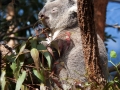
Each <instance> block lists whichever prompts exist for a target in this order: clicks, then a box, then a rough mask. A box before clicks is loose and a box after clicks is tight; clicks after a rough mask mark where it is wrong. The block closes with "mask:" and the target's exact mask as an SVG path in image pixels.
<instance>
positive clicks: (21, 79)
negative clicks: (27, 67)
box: [15, 71, 26, 90]
mask: <svg viewBox="0 0 120 90" xmlns="http://www.w3.org/2000/svg"><path fill="white" fill-rule="evenodd" d="M25 77H26V71H23V72H22V75H21V76H19V78H18V80H17V83H16V88H15V90H20V88H21V86H22V83H23V82H24V80H25Z"/></svg>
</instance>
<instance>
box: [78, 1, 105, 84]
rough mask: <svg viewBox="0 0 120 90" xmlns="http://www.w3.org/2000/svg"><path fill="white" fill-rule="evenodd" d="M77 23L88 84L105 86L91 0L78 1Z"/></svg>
mask: <svg viewBox="0 0 120 90" xmlns="http://www.w3.org/2000/svg"><path fill="white" fill-rule="evenodd" d="M77 4H78V22H79V26H80V29H81V38H82V45H83V53H84V60H85V64H86V70H87V74H88V76H89V80H90V82H91V81H92V82H95V83H97V84H105V82H106V81H105V78H104V77H103V75H102V70H101V67H100V61H99V49H98V43H97V34H96V31H95V23H94V5H93V0H78V2H77Z"/></svg>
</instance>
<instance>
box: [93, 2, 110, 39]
mask: <svg viewBox="0 0 120 90" xmlns="http://www.w3.org/2000/svg"><path fill="white" fill-rule="evenodd" d="M107 3H108V0H104V1H103V0H94V11H95V13H94V16H95V17H94V20H95V29H96V31H97V33H98V34H99V35H100V37H101V39H102V40H104V30H105V22H106V7H107Z"/></svg>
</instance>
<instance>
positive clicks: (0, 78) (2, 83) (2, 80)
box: [0, 71, 6, 90]
mask: <svg viewBox="0 0 120 90" xmlns="http://www.w3.org/2000/svg"><path fill="white" fill-rule="evenodd" d="M5 74H6V72H5V71H2V74H1V77H0V84H1V86H2V90H5V85H6V81H5Z"/></svg>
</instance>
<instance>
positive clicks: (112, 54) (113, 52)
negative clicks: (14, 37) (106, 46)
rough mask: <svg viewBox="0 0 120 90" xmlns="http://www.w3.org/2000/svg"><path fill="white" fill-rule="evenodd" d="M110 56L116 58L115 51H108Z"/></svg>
mask: <svg viewBox="0 0 120 90" xmlns="http://www.w3.org/2000/svg"><path fill="white" fill-rule="evenodd" d="M110 57H111V58H116V57H117V54H116V52H115V51H113V50H112V51H111V52H110Z"/></svg>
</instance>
